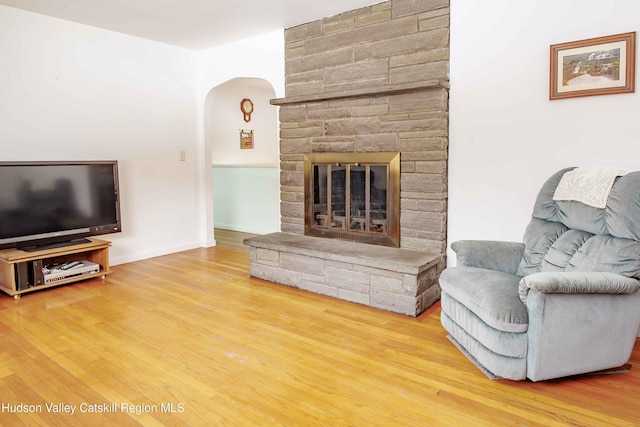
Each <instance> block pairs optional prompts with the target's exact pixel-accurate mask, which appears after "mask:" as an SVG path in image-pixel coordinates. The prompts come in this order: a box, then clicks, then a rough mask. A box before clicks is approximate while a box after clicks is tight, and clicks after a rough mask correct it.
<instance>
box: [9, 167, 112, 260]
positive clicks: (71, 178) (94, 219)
mask: <svg viewBox="0 0 640 427" xmlns="http://www.w3.org/2000/svg"><path fill="white" fill-rule="evenodd" d="M120 227H121V224H120V205H119V201H118V163H117V161H105V162H96V161H90V162H0V248H9V247H17V248H21V249H29V247H32V246H39V245H47V244H48V245H51V244H67V243H71V244H73V243H74V241H75V240H77V239H83V238H84V237H86V236H91V235H97V234H105V233H113V232H118V231H120Z"/></svg>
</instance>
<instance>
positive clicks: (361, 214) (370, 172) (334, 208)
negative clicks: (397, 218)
mask: <svg viewBox="0 0 640 427" xmlns="http://www.w3.org/2000/svg"><path fill="white" fill-rule="evenodd" d="M388 169H389V167H388V166H387V165H364V166H361V165H349V164H347V165H330V164H329V165H314V166H313V177H314V193H313V203H314V226H317V227H324V228H333V229H340V230H351V231H365V232H372V233H386V232H387V228H388V223H387V177H388V175H389V171H388ZM329 177H331V178H330V179H329Z"/></svg>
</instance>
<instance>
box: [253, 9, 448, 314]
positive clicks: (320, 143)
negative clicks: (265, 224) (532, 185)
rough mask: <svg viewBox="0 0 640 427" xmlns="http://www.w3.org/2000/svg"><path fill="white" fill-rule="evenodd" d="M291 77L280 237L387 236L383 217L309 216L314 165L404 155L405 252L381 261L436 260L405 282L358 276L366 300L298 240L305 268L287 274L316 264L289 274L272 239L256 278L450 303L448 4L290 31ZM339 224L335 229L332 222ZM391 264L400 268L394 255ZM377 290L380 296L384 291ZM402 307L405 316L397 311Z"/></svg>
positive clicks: (353, 16)
mask: <svg viewBox="0 0 640 427" xmlns="http://www.w3.org/2000/svg"><path fill="white" fill-rule="evenodd" d="M285 73H286V76H285V77H286V80H285V98H281V99H274V100H272V101H271V103H272V104H273V105H278V106H280V171H281V172H280V188H281V193H280V194H281V204H280V206H281V229H282V232H283V233H285V234H287V236H288V237H287V239H288V240H291V237H290V236H291V235H300V236H304V235H305V229H307V231H308V228H309V224H308V222H309V221H307V225H305V216H306V217H307V219H309V216H311V217H312V221H315V222H316V225H319V226H320V228H322V227H325V228H328V227H329V228H330V227H331V226H332V224H334V225H335V227H343V228H344V229H348V228H357V227H363V228H362V229H363V230H364V231H367V230H369V231H370V232H371V231H372V230H374V228H375V227H376V226H380V227H383V226H386V224H385V222H384V221H380V220H379V218H373V219H374V220H375V221H372V218H371V217H372V216H374V217H375V215H370V216H369V217H366V213H364V214H362V213H360V212H356V211H349V212H347V211H346V209H345V208H341V209H335V210H334V211H335V212H322V211H321V210H322V208H321V207H318V208H316V212H312V213H311V214H309V213H308V209H307V210H305V198H306V200H307V203H306V205H307V208H308V207H309V197H313V196H309V194H308V192H309V191H310V190H309V189H308V190H307V195H306V196H305V157H307V158H308V157H309V156H312V157H313V156H318V155H328V156H334V155H340V154H347V153H348V154H350V155H353V154H359V153H360V154H366V155H369V154H372V153H397V154H399V164H400V167H399V169H400V178H399V232H398V238H399V241H398V242H396V243H394V245H392V246H399V248H395V249H393V248H383V249H384V251H382V249H379V250H377V251H378V252H384V253H385V254H387V252H386V251H402V250H410V251H406V252H412V253H411V254H410V257H417V258H420V256H419V254H420V253H428V254H430V255H429V257H428V259H429V260H428V261H424V262H423V261H419V262H417V264H416V265H417V267H415V269H414V267H411V273H410V276H411V277H410V278H409V276H407V274H408V273H406V272H405V270H403V269H404V267H402V268H399V269H398V270H396V272H394V273H389V272H388V271H387V270H385V271H387V272H381V273H380V274H381V275H380V276H377V277H379V278H378V279H374V278H370V279H362V278H361V277H360V276H357V278H354V280H357V281H359V280H361V279H362V280H363V281H364V282H366V284H364V283H363V284H362V287H360V285H361V283H360V282H358V286H356V287H355V289H356V290H355V291H354V288H353V287H352V288H350V289H343V290H340V288H339V286H340V284H336V283H329V282H332V279H331V278H328V275H327V273H326V272H327V271H329V272H330V273H331V272H332V271H333V270H335V268H336V265H334V264H323V267H322V268H320V264H322V263H321V262H317V261H315V259H316V258H317V257H318V252H319V251H317V250H315V249H313V250H312V249H311V248H309V247H308V246H307V242H306V241H305V242H304V243H299V242H296V244H300V245H302V246H301V247H298V248H297V249H296V250H295V251H294V252H295V257H294V258H295V260H296V261H295V262H293V263H292V262H288V263H287V264H288V265H289V266H291V265H293V264H298V265H302V263H304V262H307V261H309V265H308V268H307V271H300V270H298V271H297V272H295V273H292V272H291V271H293V270H291V271H290V270H289V267H288V266H284V267H283V266H282V265H280V264H281V263H282V259H283V258H284V259H288V258H289V255H287V256H284V255H282V254H283V253H284V252H279V251H281V250H282V249H281V248H280V247H279V245H277V244H275V243H274V242H273V241H271V240H270V239H267V240H268V241H264V242H262V243H259V242H254V243H255V245H256V248H257V251H256V252H255V253H254V255H252V275H256V276H257V277H262V278H266V279H267V280H273V281H277V282H279V283H285V284H289V285H293V286H297V287H303V288H305V289H310V290H314V291H317V292H319V293H325V294H329V295H334V294H336V295H337V296H338V297H340V293H341V292H343V293H344V294H345V295H348V297H347V298H345V299H349V300H352V301H355V302H362V303H365V304H366V303H371V305H374V306H379V307H382V308H386V309H390V310H393V311H398V312H402V313H408V314H412V315H415V314H416V313H419V312H421V311H422V310H424V309H425V308H426V307H428V306H429V305H430V304H432V303H433V302H434V298H435V300H437V298H438V296H439V293H436V291H433V290H428V288H430V287H431V286H432V285H434V284H435V285H434V286H433V289H439V288H438V287H437V276H438V273H439V271H440V270H441V269H442V268H443V266H444V256H445V253H446V224H447V178H446V177H447V151H448V97H449V89H448V88H449V1H448V0H391V1H387V2H383V3H379V4H376V5H373V6H369V7H364V8H361V9H357V10H353V11H350V12H345V13H342V14H340V15H337V16H334V17H331V18H325V19H322V20H319V21H315V22H310V23H307V24H304V25H300V26H298V27H294V28H289V29H287V30H285ZM355 162H356V163H357V162H358V161H357V160H356V161H355ZM337 163H340V162H337ZM324 174H325V176H326V172H324ZM364 176H366V173H365V175H364ZM329 185H331V184H329ZM307 187H308V184H307ZM387 204H388V203H387ZM312 209H313V208H312ZM325 210H326V209H325ZM338 211H340V212H338ZM349 215H351V216H349ZM331 218H332V219H333V220H334V221H333V222H325V223H322V220H324V219H326V221H330V219H331ZM354 218H355V219H354ZM366 218H368V219H366ZM347 219H349V220H347ZM370 234H373V233H370ZM336 237H338V238H344V236H341V235H339V234H338V236H336ZM346 238H347V239H350V237H348V236H347V237H346ZM321 240H322V239H321ZM351 240H357V239H351ZM336 243H337V244H339V242H336ZM346 243H351V242H344V244H346ZM259 245H262V246H259ZM347 247H348V248H349V249H348V250H352V249H351V248H352V246H347ZM334 250H335V249H334V248H333V246H332V247H331V249H327V250H325V249H323V250H322V251H320V252H323V253H327V254H328V256H329V257H334V259H335V257H340V260H341V262H343V259H344V257H343V256H342V255H341V254H336V253H334ZM260 251H262V252H260ZM300 251H302V252H300ZM309 251H312V252H309ZM364 252H371V251H368V250H365V251H364ZM374 252H375V251H374ZM278 254H280V255H278ZM434 254H435V255H434ZM302 256H303V257H304V258H300V257H302ZM307 257H313V259H314V261H310V260H308V259H307ZM367 257H368V255H367ZM385 257H386V258H385V259H389V258H393V256H392V255H391V254H390V253H389V254H387V255H385ZM254 258H255V261H256V266H255V267H253V262H254ZM332 262H333V261H332ZM354 262H355V261H354ZM354 262H352V260H351V259H349V260H348V262H344V263H343V264H340V268H343V266H344V265H346V264H348V265H356V264H358V263H357V262H355V264H354ZM260 263H261V264H260ZM327 263H329V261H327ZM365 264H366V267H365ZM311 265H312V266H313V267H311ZM328 265H330V268H328V267H327V266H328ZM358 265H360V264H358ZM369 265H376V263H375V262H372V261H371V259H370V258H368V261H366V262H365V263H364V264H362V265H361V266H360V267H357V268H364V269H370V266H369ZM327 268H328V270H327ZM344 268H346V269H348V268H351V267H344ZM353 268H355V267H353ZM390 269H391V270H393V268H392V267H390ZM294 270H295V268H294ZM401 270H402V271H401ZM427 270H429V271H427ZM323 271H324V273H323ZM344 271H346V270H344ZM366 271H367V272H368V271H369V270H366ZM406 271H408V270H406ZM254 273H255V274H254ZM414 273H415V274H414ZM341 274H342V273H341ZM394 274H398V275H399V276H395V275H394ZM391 276H393V277H394V280H396V282H394V283H395V284H394V285H393V286H392V287H396V288H397V289H398V291H397V292H398V293H397V294H393V293H390V292H388V289H387V288H388V287H389V286H390V285H389V284H388V283H387V280H386V279H388V278H389V277H391ZM341 277H342V278H344V277H346V274H343V275H342V276H341ZM372 277H373V276H372ZM305 278H307V279H305ZM305 280H306V282H305ZM337 281H341V279H338V280H337ZM320 282H322V284H321V285H319V283H320ZM305 283H306V285H305ZM372 283H373V285H372ZM382 283H385V284H384V285H383V284H382ZM402 283H404V284H402ZM316 285H317V286H316ZM374 285H375V286H374ZM305 286H306V287H305ZM376 286H380V287H379V288H378V289H374V288H375V287H376ZM365 287H366V289H365ZM409 289H412V290H409ZM394 292H395V291H394ZM356 293H357V295H358V296H357V297H356V296H354V295H355V294H356ZM427 294H428V296H425V295H427ZM381 295H386V296H388V297H389V298H390V299H394V298H396V302H397V301H400V300H402V302H398V303H397V304H396V302H392V303H391V304H389V306H388V307H387V306H385V305H384V304H383V303H382V302H380V301H378V300H382V299H383V297H381ZM394 295H397V296H394ZM411 300H413V302H412V301H411ZM394 304H395V305H394ZM400 305H402V306H403V307H402V308H400V309H396V307H398V306H400Z"/></svg>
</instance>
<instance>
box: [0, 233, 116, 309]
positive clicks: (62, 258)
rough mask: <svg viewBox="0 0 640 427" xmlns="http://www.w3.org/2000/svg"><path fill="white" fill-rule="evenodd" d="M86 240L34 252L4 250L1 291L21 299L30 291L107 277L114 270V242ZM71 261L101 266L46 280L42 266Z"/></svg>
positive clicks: (1, 252)
mask: <svg viewBox="0 0 640 427" xmlns="http://www.w3.org/2000/svg"><path fill="white" fill-rule="evenodd" d="M86 240H87V242H86V243H78V244H75V245H73V246H60V247H54V248H51V247H49V248H47V249H40V250H36V251H32V252H27V251H24V250H20V249H5V250H0V290H1V291H3V292H4V293H6V294H8V295H11V296H13V297H14V298H15V299H19V298H20V296H21V295H22V294H24V293H27V292H33V291H38V290H41V289H46V288H51V287H54V286H60V285H66V284H69V283H74V282H78V281H80V280H86V279H92V278H96V277H101V278H102V279H104V278H105V276H106V275H107V274H109V273H111V271H110V270H109V247H110V246H111V242H108V241H106V240H100V239H94V238H89V239H86ZM71 261H90V262H92V263H95V264H97V265H98V266H99V269H98V271H96V272H93V271H92V272H89V273H87V274H80V275H73V276H72V275H70V276H72V277H66V278H62V279H56V280H55V281H51V282H50V283H46V282H45V276H43V275H42V267H44V266H47V265H51V264H53V263H63V262H71ZM38 271H40V274H38Z"/></svg>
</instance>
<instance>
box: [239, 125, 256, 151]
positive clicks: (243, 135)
mask: <svg viewBox="0 0 640 427" xmlns="http://www.w3.org/2000/svg"><path fill="white" fill-rule="evenodd" d="M240 148H241V149H243V150H245V149H253V130H243V129H240Z"/></svg>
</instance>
